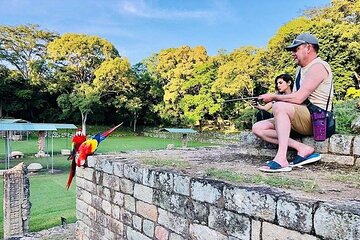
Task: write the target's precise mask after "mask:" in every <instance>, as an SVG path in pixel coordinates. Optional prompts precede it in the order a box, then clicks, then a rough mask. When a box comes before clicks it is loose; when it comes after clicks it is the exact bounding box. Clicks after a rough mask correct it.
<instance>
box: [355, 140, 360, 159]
mask: <svg viewBox="0 0 360 240" xmlns="http://www.w3.org/2000/svg"><path fill="white" fill-rule="evenodd" d="M353 154H354V155H355V156H360V136H355V138H354V147H353Z"/></svg>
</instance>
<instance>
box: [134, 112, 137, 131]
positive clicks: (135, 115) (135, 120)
mask: <svg viewBox="0 0 360 240" xmlns="http://www.w3.org/2000/svg"><path fill="white" fill-rule="evenodd" d="M136 122H137V113H136V112H135V113H134V132H136Z"/></svg>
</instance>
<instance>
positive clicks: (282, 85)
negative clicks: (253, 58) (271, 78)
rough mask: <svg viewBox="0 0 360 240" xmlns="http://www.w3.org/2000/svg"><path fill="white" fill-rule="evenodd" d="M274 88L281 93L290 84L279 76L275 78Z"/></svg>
mask: <svg viewBox="0 0 360 240" xmlns="http://www.w3.org/2000/svg"><path fill="white" fill-rule="evenodd" d="M276 88H277V90H278V91H279V93H283V92H285V91H286V89H288V88H290V85H289V84H288V83H287V82H285V81H284V79H282V78H279V79H278V80H276Z"/></svg>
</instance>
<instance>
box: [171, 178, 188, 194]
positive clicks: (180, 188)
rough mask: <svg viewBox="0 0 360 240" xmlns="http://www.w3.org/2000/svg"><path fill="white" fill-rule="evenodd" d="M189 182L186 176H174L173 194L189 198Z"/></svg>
mask: <svg viewBox="0 0 360 240" xmlns="http://www.w3.org/2000/svg"><path fill="white" fill-rule="evenodd" d="M190 180H191V178H190V177H188V176H181V175H177V174H174V192H175V193H179V194H183V195H185V196H190Z"/></svg>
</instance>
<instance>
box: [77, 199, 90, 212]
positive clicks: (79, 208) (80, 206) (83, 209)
mask: <svg viewBox="0 0 360 240" xmlns="http://www.w3.org/2000/svg"><path fill="white" fill-rule="evenodd" d="M76 211H80V212H81V213H83V214H86V213H87V211H88V204H87V203H86V202H84V201H81V200H80V199H76Z"/></svg>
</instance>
